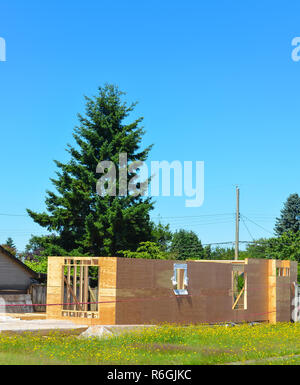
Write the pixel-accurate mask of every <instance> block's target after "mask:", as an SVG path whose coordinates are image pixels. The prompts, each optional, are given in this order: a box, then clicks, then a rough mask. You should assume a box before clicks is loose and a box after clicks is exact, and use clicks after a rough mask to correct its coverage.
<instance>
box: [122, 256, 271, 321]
mask: <svg viewBox="0 0 300 385" xmlns="http://www.w3.org/2000/svg"><path fill="white" fill-rule="evenodd" d="M233 264H234V262H233V263H232V262H230V263H226V262H219V263H217V262H211V263H210V262H208V261H197V262H196V261H188V262H187V269H188V278H189V284H188V294H189V295H188V296H184V295H182V296H176V295H174V293H173V287H172V283H171V277H172V275H173V265H174V261H158V260H142V259H141V260H133V259H123V258H118V263H117V300H122V301H124V302H119V303H117V307H116V323H117V324H126V323H137V324H143V323H157V322H164V321H167V322H176V323H202V322H203V323H204V322H225V321H233V322H241V321H266V320H268V317H269V315H268V261H267V260H255V259H253V260H248V261H246V263H245V265H244V271H245V273H246V275H247V288H246V292H247V293H246V299H247V309H246V310H244V309H238V310H232V305H233V298H232V265H233ZM237 265H241V266H243V261H240V262H238V263H237ZM133 298H140V300H138V301H133V300H132V299H133ZM143 298H144V299H145V300H142V299H143Z"/></svg>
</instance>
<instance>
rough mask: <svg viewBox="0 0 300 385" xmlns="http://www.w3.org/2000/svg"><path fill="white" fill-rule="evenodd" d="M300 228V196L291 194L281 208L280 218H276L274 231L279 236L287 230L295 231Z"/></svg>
mask: <svg viewBox="0 0 300 385" xmlns="http://www.w3.org/2000/svg"><path fill="white" fill-rule="evenodd" d="M299 229H300V197H299V195H298V194H291V195H290V196H289V197H288V199H287V200H286V202H285V204H284V207H283V209H282V210H281V215H280V218H276V224H275V228H274V231H275V233H276V235H277V236H280V235H282V234H283V233H285V232H287V231H292V232H294V233H296V232H298V231H299Z"/></svg>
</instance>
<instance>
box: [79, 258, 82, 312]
mask: <svg viewBox="0 0 300 385" xmlns="http://www.w3.org/2000/svg"><path fill="white" fill-rule="evenodd" d="M79 274H80V275H79V302H80V303H81V305H80V310H83V305H82V302H83V291H82V289H83V266H82V261H80V273H79Z"/></svg>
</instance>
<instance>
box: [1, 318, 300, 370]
mask: <svg viewBox="0 0 300 385" xmlns="http://www.w3.org/2000/svg"><path fill="white" fill-rule="evenodd" d="M295 355H299V357H294V356H295ZM280 357H284V358H282V359H280ZM237 361H238V362H240V363H241V364H242V363H244V362H245V363H248V364H254V363H255V364H284V365H286V364H295V363H297V364H299V363H300V325H298V324H292V323H282V324H276V325H269V324H263V325H255V326H250V325H246V324H244V325H241V326H235V327H226V326H213V327H212V326H205V325H200V326H192V325H191V326H187V327H183V326H176V325H162V326H159V327H152V328H148V329H145V330H143V331H142V332H133V333H128V334H124V335H121V336H119V337H109V338H107V339H102V340H101V339H97V338H89V339H80V338H78V337H76V336H61V335H59V334H55V333H53V335H50V336H48V337H43V336H38V335H33V334H22V335H15V336H9V335H5V334H0V364H2V365H3V364H7V365H9V364H19V365H27V364H41V365H47V364H75V365H76V364H87V365H89V364H112V365H114V364H140V365H143V364H152V365H160V364H171V365H178V364H191V365H199V364H226V363H231V362H237ZM247 361H249V362H247Z"/></svg>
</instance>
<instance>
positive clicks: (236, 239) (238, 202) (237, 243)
mask: <svg viewBox="0 0 300 385" xmlns="http://www.w3.org/2000/svg"><path fill="white" fill-rule="evenodd" d="M239 225H240V189H239V186H236V217H235V254H234V259H235V260H236V261H237V260H238V259H239V230H240V229H239Z"/></svg>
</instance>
